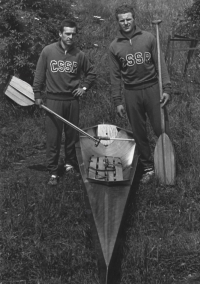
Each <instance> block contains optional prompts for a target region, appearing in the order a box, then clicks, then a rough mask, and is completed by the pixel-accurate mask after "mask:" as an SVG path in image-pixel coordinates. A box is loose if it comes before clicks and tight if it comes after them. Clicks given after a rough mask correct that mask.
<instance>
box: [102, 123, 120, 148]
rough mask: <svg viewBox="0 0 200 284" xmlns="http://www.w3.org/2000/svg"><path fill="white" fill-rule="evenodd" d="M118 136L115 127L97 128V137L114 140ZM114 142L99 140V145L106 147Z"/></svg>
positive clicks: (103, 126)
mask: <svg viewBox="0 0 200 284" xmlns="http://www.w3.org/2000/svg"><path fill="white" fill-rule="evenodd" d="M117 134H118V130H117V127H116V126H115V125H110V124H99V125H98V127H97V136H103V137H106V136H107V137H110V138H115V137H116V136H117ZM113 141H114V140H101V143H102V144H103V145H104V146H108V145H110V144H111V143H113Z"/></svg>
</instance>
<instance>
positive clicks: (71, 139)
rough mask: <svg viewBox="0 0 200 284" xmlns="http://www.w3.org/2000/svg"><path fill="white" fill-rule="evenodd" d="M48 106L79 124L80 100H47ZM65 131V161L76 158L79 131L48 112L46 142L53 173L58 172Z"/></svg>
mask: <svg viewBox="0 0 200 284" xmlns="http://www.w3.org/2000/svg"><path fill="white" fill-rule="evenodd" d="M46 106H47V107H48V108H49V109H51V110H52V111H54V112H55V113H57V114H58V115H60V116H62V117H63V118H65V119H66V120H68V121H70V122H71V123H73V124H74V125H76V126H78V122H79V101H78V100H62V101H61V100H52V99H47V100H46ZM63 128H64V133H65V163H69V164H71V163H70V161H73V160H76V152H75V144H76V142H77V141H78V132H77V131H76V130H75V129H74V128H72V127H71V126H68V125H67V124H65V123H63V122H62V121H61V120H60V119H58V118H57V117H56V116H55V115H53V114H51V113H48V112H47V114H46V134H47V139H46V141H47V142H46V144H47V152H46V154H47V170H48V171H49V173H50V174H51V175H57V174H58V160H59V154H60V148H61V140H62V132H63Z"/></svg>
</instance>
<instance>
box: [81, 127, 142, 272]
mask: <svg viewBox="0 0 200 284" xmlns="http://www.w3.org/2000/svg"><path fill="white" fill-rule="evenodd" d="M108 128H109V125H106V129H107V133H109V131H108ZM111 128H112V131H111V132H112V135H113V133H116V135H115V137H117V138H120V140H112V143H109V144H108V143H101V142H100V143H99V144H98V146H95V143H94V142H93V141H92V140H90V139H88V138H87V137H80V140H79V142H78V143H77V144H76V153H77V158H78V162H79V167H80V172H81V175H82V179H83V182H84V184H85V188H86V193H87V196H88V199H89V204H90V207H91V210H92V214H93V219H94V222H95V226H96V228H97V232H98V237H99V242H100V245H101V249H102V252H103V256H104V260H105V264H106V266H107V268H108V267H109V264H110V261H111V258H112V254H113V250H114V247H115V243H116V240H117V235H118V232H119V228H120V225H121V221H122V217H123V214H124V210H125V206H126V202H127V199H128V196H129V193H130V189H131V185H132V182H133V179H134V175H135V171H136V166H137V161H138V155H137V152H136V144H135V142H134V140H133V135H132V132H131V131H127V130H125V129H122V128H119V127H116V126H115V128H116V131H113V129H114V127H113V125H111ZM98 129H99V126H98V125H97V126H93V127H90V128H87V129H84V131H85V132H87V133H88V134H90V135H92V136H94V137H95V136H97V135H98ZM101 135H105V134H104V133H103V134H102V132H101ZM123 139H124V140H123ZM129 139H130V141H128V140H129ZM131 139H132V140H131Z"/></svg>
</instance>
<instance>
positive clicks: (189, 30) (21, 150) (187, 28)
mask: <svg viewBox="0 0 200 284" xmlns="http://www.w3.org/2000/svg"><path fill="white" fill-rule="evenodd" d="M120 3H121V1H120V0H109V1H108V0H107V1H106V0H101V1H99V0H82V1H80V0H77V1H69V0H43V1H36V0H33V1H31V0H10V1H3V0H2V1H1V4H0V5H1V6H0V43H1V44H0V52H1V57H0V85H1V93H0V102H1V104H0V126H1V130H0V134H1V135H0V154H1V155H0V168H1V176H0V197H1V198H0V205H1V206H0V263H1V265H0V280H2V281H13V280H16V281H17V280H18V281H19V280H21V279H24V280H26V281H27V283H41V284H43V283H45V284H46V283H48V284H49V283H54V284H56V283H72V284H74V283H87V284H90V283H99V277H98V265H97V258H96V253H95V247H94V244H93V242H92V236H91V227H90V225H89V224H90V223H89V220H88V219H89V218H88V209H87V206H86V202H85V199H84V188H83V184H82V182H81V179H80V177H77V176H73V175H69V176H67V179H65V178H62V179H61V183H60V184H59V186H58V187H57V189H56V191H53V190H49V189H48V188H47V186H46V181H47V178H48V175H47V172H46V171H45V142H46V140H45V139H46V137H45V129H44V120H45V113H44V112H43V111H41V110H38V109H37V108H35V107H31V108H22V107H19V106H17V105H16V104H14V103H13V102H11V101H10V100H9V99H8V98H6V97H5V95H4V93H3V89H4V87H5V85H6V83H7V81H8V77H9V76H10V75H15V76H18V77H20V78H21V79H23V80H25V81H27V82H28V83H30V84H32V81H33V75H34V70H35V66H36V63H37V59H38V56H39V54H40V52H41V50H42V48H43V47H44V46H45V45H46V44H49V43H51V42H53V41H55V40H57V38H58V33H57V30H58V25H59V22H60V20H62V19H63V18H65V17H70V18H72V19H76V20H77V22H78V26H79V35H78V40H77V44H78V46H79V47H80V48H81V49H82V50H83V51H84V52H85V53H86V54H87V56H88V57H89V59H90V61H91V62H92V63H93V64H94V66H95V69H96V71H97V75H98V76H97V84H96V86H95V87H94V88H93V89H92V90H90V91H89V93H88V95H87V97H85V98H84V99H83V100H81V102H80V103H81V104H80V107H81V114H80V127H81V128H84V127H87V126H91V124H94V125H95V124H98V123H102V122H105V123H106V122H109V123H113V124H116V125H119V126H122V127H125V128H130V125H129V123H128V121H127V120H120V119H119V118H118V117H117V116H116V113H115V109H114V106H113V102H112V98H111V96H110V81H109V66H108V55H107V50H108V46H109V44H110V42H111V40H112V39H113V38H114V37H115V34H116V31H117V25H116V21H115V18H114V15H113V11H114V9H115V7H116V6H117V5H119V4H120ZM126 3H131V4H132V5H134V7H135V9H136V20H137V23H138V25H139V26H140V27H142V28H144V29H147V30H149V31H151V32H152V33H155V30H154V28H153V27H152V25H151V21H152V20H153V19H157V18H161V19H162V20H163V23H162V26H161V45H162V49H163V51H164V52H166V47H167V41H168V36H169V34H171V33H173V32H175V33H178V34H181V35H187V36H190V37H199V30H200V29H199V15H200V1H199V0H198V1H197V0H196V1H192V0H191V1H188V0H165V1H164V0H135V1H132V0H129V1H128V0H127V1H126ZM94 15H98V16H101V20H96V19H95V18H94V17H93V16H94ZM94 44H95V45H94ZM174 47H177V48H180V47H181V46H180V44H178V43H177V44H176V45H175V46H174ZM182 47H188V44H186V43H185V44H182ZM186 56H187V53H186V51H180V52H174V57H173V61H172V60H171V61H168V62H167V63H168V67H169V69H170V75H171V80H172V84H173V99H172V102H171V103H170V105H169V107H168V111H169V115H170V129H171V136H172V141H173V144H174V147H175V151H176V159H177V180H176V186H175V187H172V188H171V187H167V188H163V187H160V186H159V185H158V184H156V183H155V182H154V181H153V182H152V183H151V184H149V185H148V186H147V185H146V186H145V185H139V186H138V187H136V188H135V192H134V197H133V199H132V200H131V202H130V208H129V214H128V220H127V228H126V237H125V242H124V249H123V259H122V263H121V282H120V283H123V284H129V283H131V284H132V283H137V284H140V283H141V284H143V283H148V284H149V283H150V284H156V283H158V284H163V283H168V284H171V283H194V281H196V282H197V281H199V280H198V275H199V272H200V271H199V261H200V245H199V244H200V238H199V231H200V227H199V221H200V207H199V199H200V195H199V184H200V177H199V172H200V162H199V161H200V149H199V148H200V145H199V141H200V132H199V129H200V125H199V124H200V123H199V122H200V117H199V116H200V114H199V107H200V98H199V83H200V82H199V75H200V74H199V52H198V50H197V51H195V52H194V54H193V59H192V61H191V62H190V65H189V67H188V71H187V74H186V75H185V76H183V70H184V65H185V60H186ZM148 134H149V139H150V143H151V146H152V150H153V148H154V146H155V142H156V137H155V136H154V135H153V133H152V130H151V127H150V125H149V124H148ZM61 156H62V154H61ZM5 283H6V282H5ZM7 283H9V282H7ZM116 283H117V282H115V284H116ZM197 283H198V282H197Z"/></svg>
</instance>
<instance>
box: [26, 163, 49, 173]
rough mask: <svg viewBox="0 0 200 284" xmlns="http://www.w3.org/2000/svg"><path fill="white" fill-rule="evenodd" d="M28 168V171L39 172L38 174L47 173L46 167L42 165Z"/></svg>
mask: <svg viewBox="0 0 200 284" xmlns="http://www.w3.org/2000/svg"><path fill="white" fill-rule="evenodd" d="M28 168H29V169H30V170H35V171H39V172H46V171H47V168H46V166H45V165H43V164H38V165H32V166H28Z"/></svg>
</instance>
